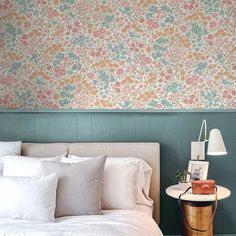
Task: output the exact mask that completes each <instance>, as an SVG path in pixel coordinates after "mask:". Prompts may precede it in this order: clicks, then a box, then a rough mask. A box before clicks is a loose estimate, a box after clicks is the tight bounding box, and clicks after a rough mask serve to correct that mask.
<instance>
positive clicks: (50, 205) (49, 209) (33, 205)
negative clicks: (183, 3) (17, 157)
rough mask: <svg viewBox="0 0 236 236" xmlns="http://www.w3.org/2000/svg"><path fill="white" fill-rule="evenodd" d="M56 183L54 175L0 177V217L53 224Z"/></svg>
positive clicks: (56, 179)
mask: <svg viewBox="0 0 236 236" xmlns="http://www.w3.org/2000/svg"><path fill="white" fill-rule="evenodd" d="M57 181H58V178H57V176H56V175H55V174H51V175H49V176H43V177H5V176H0V196H1V200H0V217H1V218H14V219H22V220H32V221H33V220H35V221H52V222H54V221H55V218H54V213H55V207H56V189H57Z"/></svg>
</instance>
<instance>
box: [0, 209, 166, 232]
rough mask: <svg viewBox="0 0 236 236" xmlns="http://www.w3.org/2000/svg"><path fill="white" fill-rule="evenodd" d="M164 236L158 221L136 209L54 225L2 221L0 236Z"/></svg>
mask: <svg viewBox="0 0 236 236" xmlns="http://www.w3.org/2000/svg"><path fill="white" fill-rule="evenodd" d="M49 235H50V236H85V235H86V236H162V235H163V234H162V232H161V230H160V229H159V227H158V226H157V224H156V223H155V221H154V220H153V219H152V218H151V217H150V216H149V215H148V214H146V213H142V212H138V211H134V210H113V211H103V215H92V216H68V217H60V218H57V219H56V222H55V223H39V222H29V221H23V220H12V219H0V236H49Z"/></svg>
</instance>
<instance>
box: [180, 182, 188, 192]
mask: <svg viewBox="0 0 236 236" xmlns="http://www.w3.org/2000/svg"><path fill="white" fill-rule="evenodd" d="M188 187H191V183H189V182H179V184H178V188H179V189H180V190H182V191H185V190H186V189H187V188H188Z"/></svg>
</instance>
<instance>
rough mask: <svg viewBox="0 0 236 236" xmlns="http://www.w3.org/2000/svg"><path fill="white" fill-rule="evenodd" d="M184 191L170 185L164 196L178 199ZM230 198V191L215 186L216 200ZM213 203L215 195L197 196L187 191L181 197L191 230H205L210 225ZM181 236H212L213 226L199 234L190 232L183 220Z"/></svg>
mask: <svg viewBox="0 0 236 236" xmlns="http://www.w3.org/2000/svg"><path fill="white" fill-rule="evenodd" d="M183 192H184V191H183V190H181V189H179V187H178V184H177V185H172V186H170V187H168V188H167V189H166V194H167V195H168V196H170V197H172V198H175V199H178V198H179V195H180V194H181V193H183ZM229 196H230V190H229V189H227V188H225V187H222V186H219V185H217V199H218V200H223V199H225V198H227V197H229ZM214 201H215V195H214V194H211V195H197V194H192V190H189V191H188V192H187V193H186V194H184V195H183V196H182V197H181V203H182V207H183V211H184V214H185V216H186V219H187V220H188V222H189V224H190V225H191V226H192V227H193V228H197V229H201V230H203V229H207V228H208V226H209V225H210V223H211V218H212V210H213V202H214ZM182 226H183V227H182V230H183V235H185V236H213V224H211V227H210V228H209V230H207V231H206V232H199V231H195V230H191V229H190V228H189V226H188V225H187V223H186V221H185V220H184V218H183V225H182Z"/></svg>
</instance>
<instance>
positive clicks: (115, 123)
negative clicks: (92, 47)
mask: <svg viewBox="0 0 236 236" xmlns="http://www.w3.org/2000/svg"><path fill="white" fill-rule="evenodd" d="M202 119H206V120H207V122H208V130H209V129H211V128H214V127H218V128H219V129H220V130H221V131H222V134H223V137H224V140H225V144H226V148H227V150H228V155H227V156H225V157H208V156H207V160H208V161H210V166H209V178H213V179H215V180H216V182H217V183H218V184H220V185H223V186H225V187H228V188H230V190H231V192H232V194H231V197H230V198H228V199H226V200H224V201H221V202H220V203H219V209H218V212H217V216H216V220H215V233H217V234H236V187H235V183H236V169H235V166H236V112H186V113H185V112H169V113H168V112H153V113H152V112H148V113H144V112H51V113H50V112H14V113H11V112H4V113H0V140H22V141H24V142H103V141H104V142H120V141H121V142H128V141H135V142H139V141H142V142H143V141H144V142H159V143H160V144H161V229H162V230H163V232H164V234H169V235H172V234H175V235H176V234H180V218H181V217H180V211H179V209H178V205H177V202H176V200H174V199H171V198H169V197H168V196H166V194H165V188H166V187H168V186H169V185H172V184H175V182H176V180H175V174H176V170H177V169H180V168H184V167H187V164H188V160H189V159H190V142H191V141H192V140H196V139H197V138H198V134H199V129H200V125H201V121H202Z"/></svg>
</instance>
